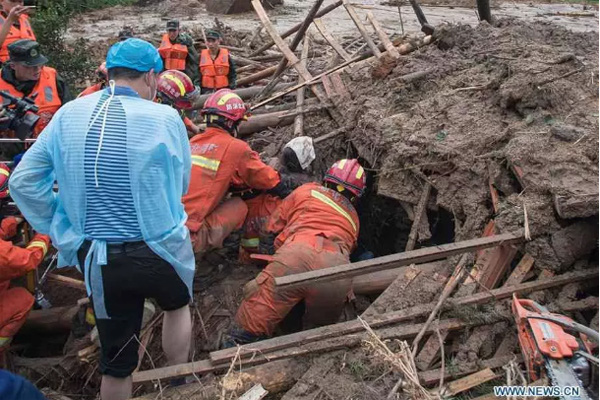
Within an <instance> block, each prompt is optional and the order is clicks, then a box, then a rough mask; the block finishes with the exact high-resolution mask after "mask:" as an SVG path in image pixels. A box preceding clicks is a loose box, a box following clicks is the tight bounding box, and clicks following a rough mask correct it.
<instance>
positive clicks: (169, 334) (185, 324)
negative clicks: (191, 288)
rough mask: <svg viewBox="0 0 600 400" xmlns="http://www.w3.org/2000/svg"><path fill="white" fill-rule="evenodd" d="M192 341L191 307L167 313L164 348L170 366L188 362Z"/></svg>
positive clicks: (164, 328) (164, 324) (164, 327)
mask: <svg viewBox="0 0 600 400" xmlns="http://www.w3.org/2000/svg"><path fill="white" fill-rule="evenodd" d="M191 340H192V316H191V315H190V306H187V305H186V306H184V307H181V308H179V309H177V310H173V311H165V316H164V318H163V330H162V346H163V350H164V352H165V354H166V355H167V362H168V364H169V365H176V364H182V363H185V362H187V361H188V358H189V354H190V343H191Z"/></svg>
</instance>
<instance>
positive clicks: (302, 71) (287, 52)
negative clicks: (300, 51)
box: [252, 0, 342, 125]
mask: <svg viewBox="0 0 600 400" xmlns="http://www.w3.org/2000/svg"><path fill="white" fill-rule="evenodd" d="M252 7H254V10H255V11H256V14H258V17H259V18H260V21H261V22H262V24H263V26H264V27H265V30H266V31H267V32H268V33H269V35H271V37H272V38H273V41H274V42H275V44H276V45H277V47H279V50H281V52H282V53H283V55H284V56H285V58H286V59H287V60H288V61H289V62H290V64H292V67H294V69H295V70H296V71H297V72H298V75H300V76H301V77H302V79H304V80H305V81H306V82H308V81H310V80H312V79H313V77H312V75H311V74H310V72H308V69H306V67H303V66H302V65H301V64H300V60H299V59H298V57H296V55H295V54H294V53H293V52H292V50H291V49H290V48H289V46H288V45H287V43H285V41H284V40H283V39H282V38H281V36H279V34H278V33H277V31H276V30H275V28H274V27H273V24H271V21H269V17H267V13H266V12H265V9H264V8H263V6H262V4H261V2H260V0H252ZM311 90H312V92H313V93H314V94H315V96H317V98H318V99H319V101H321V103H323V104H327V103H329V101H328V100H329V99H328V97H327V94H326V93H325V92H324V91H323V90H322V89H321V88H319V87H317V86H311ZM329 112H330V115H331V117H332V118H333V119H334V120H335V121H336V122H337V123H338V124H339V125H342V116H341V115H339V113H337V112H336V111H335V109H333V108H330V109H329Z"/></svg>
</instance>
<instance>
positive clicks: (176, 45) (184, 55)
mask: <svg viewBox="0 0 600 400" xmlns="http://www.w3.org/2000/svg"><path fill="white" fill-rule="evenodd" d="M158 52H159V53H160V56H161V57H162V59H163V62H164V64H165V69H176V70H178V71H182V72H185V74H186V75H187V76H189V77H190V79H191V80H192V82H194V85H197V84H198V83H199V82H198V52H197V51H196V49H195V48H194V40H193V39H192V37H191V36H190V35H188V34H186V33H183V32H181V29H180V27H179V21H178V20H176V19H173V20H170V21H169V22H167V32H166V33H165V34H164V35H163V37H162V40H161V43H160V47H159V48H158Z"/></svg>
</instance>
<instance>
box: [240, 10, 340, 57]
mask: <svg viewBox="0 0 600 400" xmlns="http://www.w3.org/2000/svg"><path fill="white" fill-rule="evenodd" d="M341 5H342V0H338V1H336V2H335V3H333V4H330V5H328V6H327V7H325V8H323V9H322V10H321V11H319V12H317V13H316V14H315V18H321V17H322V16H324V15H326V14H328V13H330V12H331V11H333V10H335V9H336V8H338V7H339V6H341ZM301 27H302V23H299V24H296V25H294V26H293V27H291V28H290V29H288V30H287V31H285V32H284V33H282V34H281V35H280V36H281V38H282V39H285V38H286V37H288V36H291V35H292V34H294V33H296V32H298V30H300V28H301ZM274 45H275V41H274V40H270V41H269V42H267V43H265V45H264V46H261V47H260V48H259V49H258V50H256V51H255V52H253V53H252V54H250V56H249V57H255V56H258V55H259V54H260V53H262V52H263V51H266V50H268V49H270V48H271V47H272V46H274Z"/></svg>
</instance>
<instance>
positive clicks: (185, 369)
mask: <svg viewBox="0 0 600 400" xmlns="http://www.w3.org/2000/svg"><path fill="white" fill-rule="evenodd" d="M353 322H358V323H359V324H360V321H353ZM333 326H335V325H333ZM438 326H439V327H440V329H448V330H457V329H461V328H464V327H466V326H469V324H468V323H466V322H463V321H460V320H458V319H447V320H441V321H440V322H439V324H438ZM361 327H362V328H361V329H359V330H358V331H356V332H358V333H357V334H355V335H347V336H342V337H335V338H333V339H329V340H320V341H313V342H310V343H308V342H303V341H299V342H296V343H295V344H294V346H293V347H291V346H288V347H286V348H282V349H279V350H278V351H273V352H269V354H268V355H263V354H261V353H260V351H258V350H253V349H254V348H255V347H256V345H259V344H261V343H264V342H269V341H274V340H276V339H279V338H285V336H281V337H279V338H274V339H268V340H265V341H263V342H257V343H252V344H249V345H244V346H240V347H238V349H240V352H242V351H243V352H244V354H246V355H247V356H252V355H254V357H244V358H250V359H249V360H246V361H244V360H243V359H238V361H236V366H237V365H238V363H242V365H244V364H246V365H252V364H261V363H265V362H267V361H275V360H279V359H284V358H292V357H299V356H304V355H307V354H311V353H323V352H326V351H332V350H337V349H340V348H347V347H354V346H358V345H360V343H362V341H363V340H365V339H367V338H368V334H367V332H364V326H362V324H361ZM422 327H423V325H422V324H414V325H403V326H397V327H390V328H385V329H378V330H375V332H376V333H377V336H378V337H379V338H381V339H382V340H386V339H400V340H406V339H410V338H411V337H413V336H415V335H416V334H417V333H418V332H419V331H420V330H421V328H422ZM304 332H310V331H304ZM304 332H300V333H304ZM288 336H289V335H288ZM232 350H233V354H232V357H236V356H235V352H236V349H225V350H220V351H217V352H213V353H211V354H210V356H211V359H210V360H202V361H199V362H192V363H187V364H180V365H173V366H169V367H164V368H157V369H154V370H149V371H141V372H138V373H135V374H133V382H134V383H137V382H147V381H151V380H156V379H165V378H171V377H176V376H183V375H190V374H193V373H206V372H212V371H217V370H227V369H228V368H229V366H230V362H229V361H225V362H224V363H217V362H215V361H212V358H213V355H216V356H217V357H218V355H219V353H222V352H227V354H230V351H232ZM224 359H225V360H229V359H230V358H229V357H225V358H224Z"/></svg>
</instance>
